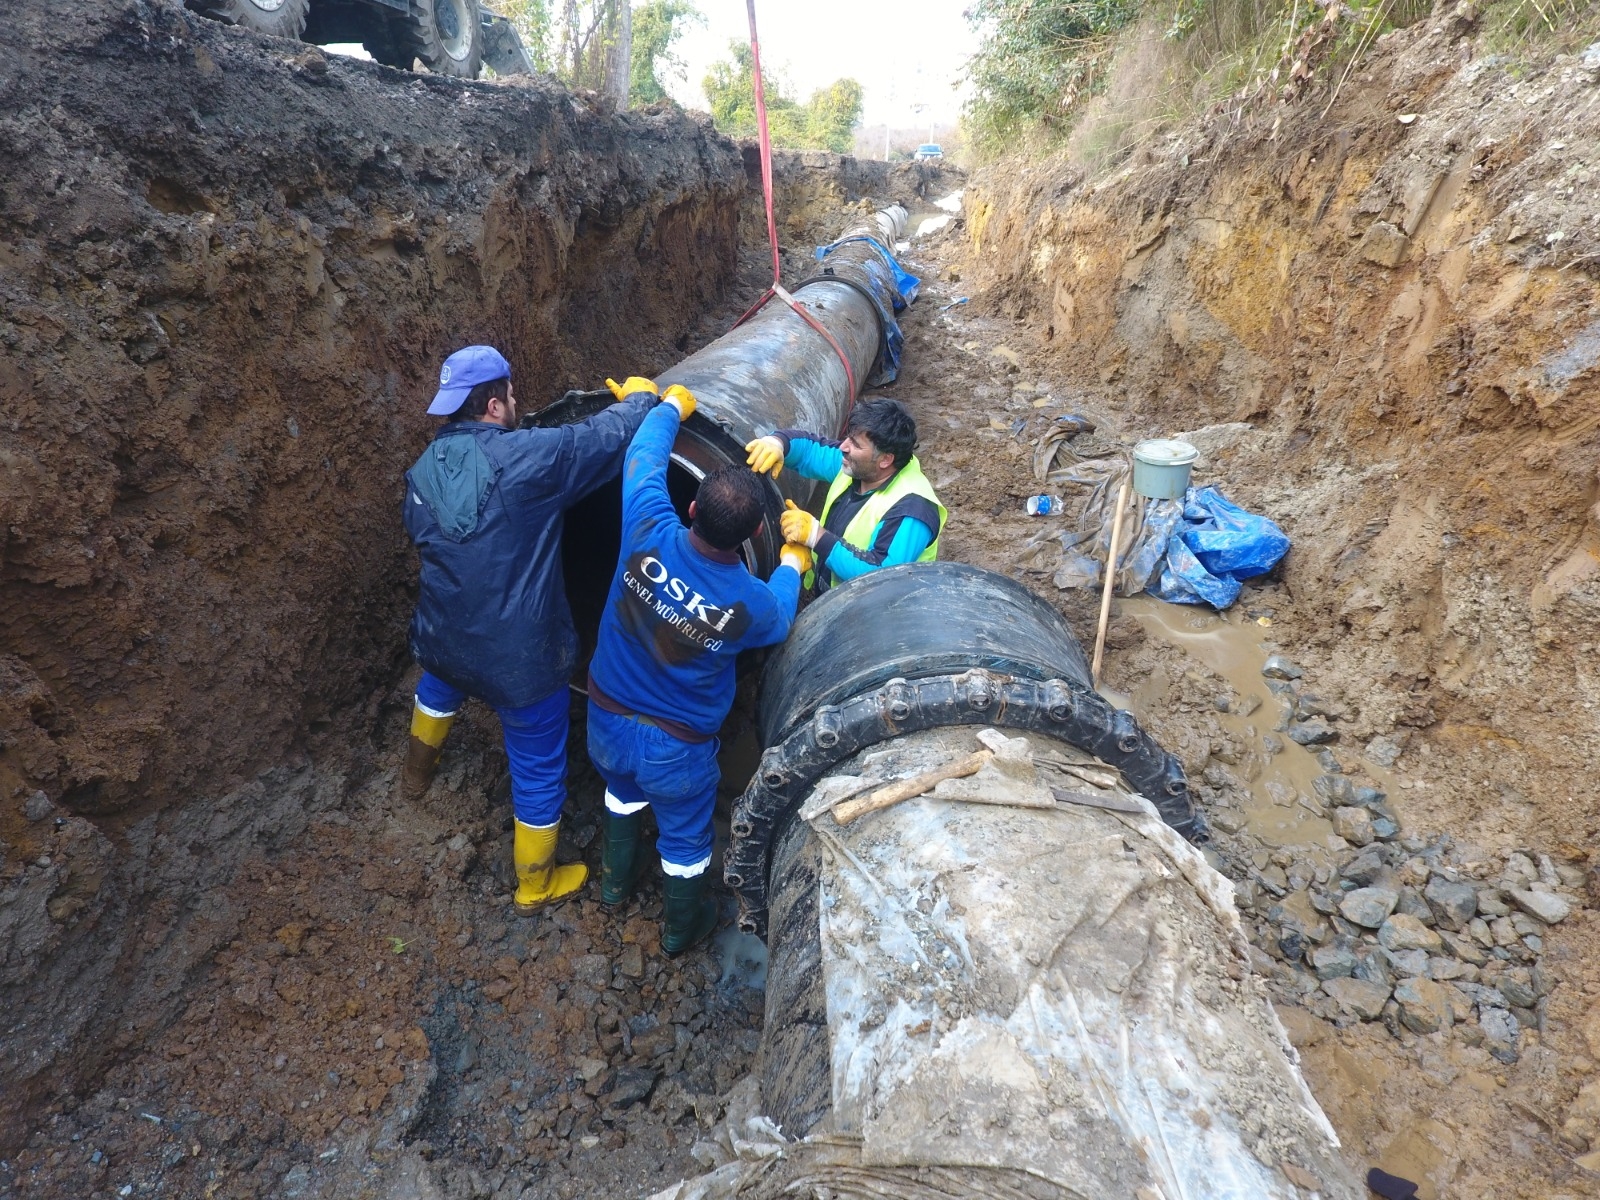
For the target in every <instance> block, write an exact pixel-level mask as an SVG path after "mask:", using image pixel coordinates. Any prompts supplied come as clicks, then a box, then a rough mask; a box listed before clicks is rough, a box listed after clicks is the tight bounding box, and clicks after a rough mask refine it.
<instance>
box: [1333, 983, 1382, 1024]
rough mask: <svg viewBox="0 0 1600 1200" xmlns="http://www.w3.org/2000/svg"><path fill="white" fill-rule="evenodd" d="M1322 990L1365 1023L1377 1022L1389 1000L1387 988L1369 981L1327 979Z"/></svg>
mask: <svg viewBox="0 0 1600 1200" xmlns="http://www.w3.org/2000/svg"><path fill="white" fill-rule="evenodd" d="M1322 990H1323V991H1324V992H1326V993H1327V994H1328V995H1330V996H1332V997H1333V998H1334V1000H1335V1001H1336V1002H1337V1003H1338V1005H1339V1007H1340V1008H1342V1009H1345V1010H1346V1011H1347V1012H1350V1013H1353V1014H1354V1015H1355V1016H1358V1017H1360V1018H1361V1019H1362V1020H1363V1021H1373V1020H1376V1019H1377V1018H1378V1016H1379V1015H1380V1014H1381V1013H1382V1012H1383V1006H1384V1004H1385V1003H1387V1001H1388V999H1389V989H1388V988H1387V987H1385V986H1384V985H1383V984H1381V983H1373V982H1372V981H1371V980H1367V979H1353V978H1338V979H1325V980H1323V981H1322Z"/></svg>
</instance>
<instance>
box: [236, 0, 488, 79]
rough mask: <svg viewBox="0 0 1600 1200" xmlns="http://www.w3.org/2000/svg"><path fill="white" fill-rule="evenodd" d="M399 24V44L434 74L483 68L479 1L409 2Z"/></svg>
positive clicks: (459, 74) (461, 74)
mask: <svg viewBox="0 0 1600 1200" xmlns="http://www.w3.org/2000/svg"><path fill="white" fill-rule="evenodd" d="M234 2H235V3H248V2H250V0H234ZM285 2H287V0H285ZM400 25H401V27H402V28H403V29H404V31H405V39H404V42H403V43H402V44H405V43H409V46H410V50H411V53H412V54H413V55H415V56H416V57H417V58H418V59H420V60H421V62H422V65H423V66H425V67H427V68H428V70H430V71H432V72H433V73H434V74H435V75H449V76H451V77H452V78H454V79H476V78H477V77H478V72H479V71H480V70H481V69H482V67H483V26H482V24H481V23H480V22H479V20H478V0H411V12H410V14H409V15H408V16H406V17H403V18H401V20H400ZM406 65H407V66H409V65H410V63H409V62H408V63H407V64H406Z"/></svg>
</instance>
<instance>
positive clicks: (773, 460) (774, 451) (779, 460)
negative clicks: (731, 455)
mask: <svg viewBox="0 0 1600 1200" xmlns="http://www.w3.org/2000/svg"><path fill="white" fill-rule="evenodd" d="M744 449H745V459H744V461H745V465H746V466H748V467H749V468H750V469H751V470H752V471H754V472H755V473H756V474H757V475H771V476H772V477H773V478H774V479H776V478H777V477H778V472H779V471H781V470H783V439H782V438H777V437H773V436H772V435H771V434H768V435H767V436H766V437H759V438H757V439H756V440H755V441H753V442H746V443H745V444H744Z"/></svg>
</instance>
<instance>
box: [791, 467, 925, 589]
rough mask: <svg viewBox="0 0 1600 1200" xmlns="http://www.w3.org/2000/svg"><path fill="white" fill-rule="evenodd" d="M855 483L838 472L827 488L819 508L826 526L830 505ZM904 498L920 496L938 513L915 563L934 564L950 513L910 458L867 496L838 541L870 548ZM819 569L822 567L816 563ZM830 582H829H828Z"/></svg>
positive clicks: (831, 506)
mask: <svg viewBox="0 0 1600 1200" xmlns="http://www.w3.org/2000/svg"><path fill="white" fill-rule="evenodd" d="M854 484H855V480H853V479H851V478H850V476H848V475H846V474H845V473H844V472H843V471H840V472H839V474H838V475H836V476H835V477H834V480H833V482H832V483H831V484H830V485H829V486H828V499H827V501H826V503H824V504H823V506H822V523H823V524H824V525H826V524H827V523H828V514H829V513H830V512H832V511H833V503H834V501H835V500H837V499H838V498H839V497H840V496H842V495H844V493H845V489H846V488H848V487H852V486H854ZM905 496H921V497H922V498H923V499H924V500H926V501H928V503H930V504H932V505H933V506H934V508H936V509H938V510H939V528H938V529H935V530H934V531H933V541H931V542H929V543H928V548H927V549H926V550H924V551H923V552H922V553H921V554H919V555H918V556H917V561H918V562H933V561H934V559H936V558H938V557H939V537H940V535H941V534H942V533H944V524H945V521H946V520H947V519H948V518H949V515H950V514H949V512H948V510H946V508H945V506H944V505H942V504H940V503H939V497H938V496H936V495H934V492H933V484H931V483H929V482H928V477H927V476H926V475H924V474H923V473H922V464H921V463H920V462H918V461H917V458H916V456H915V455H912V457H911V461H910V462H908V463H906V465H905V466H903V467H901V468H900V471H899V473H898V474H897V475H896V476H895V477H894V478H893V479H891V480H890V481H889V483H888V486H886V487H883V488H880V489H879V490H878V491H876V492H873V493H872V495H870V496H868V497H867V500H866V503H865V504H863V505H862V506H861V507H860V509H858V510H857V511H856V515H855V516H854V517H852V518H851V520H850V524H849V525H847V526H845V530H844V536H843V538H842V539H841V540H843V541H844V543H845V544H846V545H848V546H854V547H855V548H856V549H858V550H868V549H871V547H872V543H873V542H874V541H875V540H876V538H877V536H878V526H879V525H881V524H882V523H883V518H884V516H885V515H886V514H887V513H888V511H889V510H890V509H891V508H893V507H894V506H895V502H896V501H898V500H900V499H901V498H903V497H905ZM818 565H819V566H820V565H821V564H818ZM830 582H831V581H830Z"/></svg>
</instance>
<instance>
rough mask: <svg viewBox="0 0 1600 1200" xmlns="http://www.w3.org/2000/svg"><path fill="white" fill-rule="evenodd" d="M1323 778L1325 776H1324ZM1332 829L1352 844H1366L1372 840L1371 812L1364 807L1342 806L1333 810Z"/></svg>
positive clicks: (1369, 843)
mask: <svg viewBox="0 0 1600 1200" xmlns="http://www.w3.org/2000/svg"><path fill="white" fill-rule="evenodd" d="M1323 778H1326V776H1324V777H1323ZM1332 821H1333V831H1334V832H1335V833H1336V834H1338V835H1339V836H1340V837H1342V838H1343V839H1344V840H1345V841H1347V842H1349V843H1350V844H1351V845H1352V846H1368V845H1371V844H1372V842H1373V832H1372V814H1371V813H1369V812H1368V811H1367V810H1366V809H1364V808H1355V807H1344V808H1336V809H1334V810H1333V817H1332Z"/></svg>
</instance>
